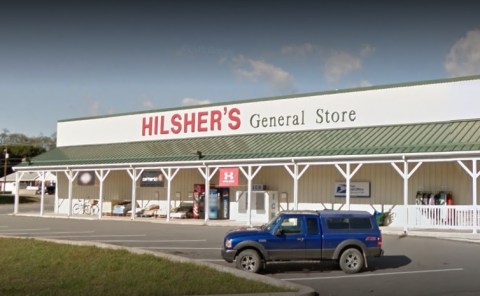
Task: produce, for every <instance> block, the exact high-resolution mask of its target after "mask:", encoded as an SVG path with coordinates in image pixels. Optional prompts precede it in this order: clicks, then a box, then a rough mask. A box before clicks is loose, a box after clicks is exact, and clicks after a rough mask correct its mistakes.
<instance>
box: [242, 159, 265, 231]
mask: <svg viewBox="0 0 480 296" xmlns="http://www.w3.org/2000/svg"><path fill="white" fill-rule="evenodd" d="M261 168H262V167H261V166H258V168H257V169H256V170H255V172H253V173H252V166H251V165H249V166H248V167H247V170H248V171H247V172H245V169H244V168H243V167H240V170H241V171H242V173H243V175H244V176H245V178H247V181H248V182H247V184H248V185H247V186H248V188H247V198H248V200H247V216H248V225H249V226H250V225H252V180H253V178H255V176H256V175H257V174H258V172H259V171H260V169H261Z"/></svg>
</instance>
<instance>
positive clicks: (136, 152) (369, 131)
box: [17, 120, 480, 170]
mask: <svg viewBox="0 0 480 296" xmlns="http://www.w3.org/2000/svg"><path fill="white" fill-rule="evenodd" d="M195 151H201V158H199V156H198V154H196V153H195ZM473 151H480V120H468V121H455V122H441V123H426V124H411V125H394V126H378V127H363V128H350V129H332V130H315V131H303V132H291V133H272V134H254V135H240V136H230V137H210V138H190V139H181V140H164V141H150V142H135V143H120V144H106V145H89V146H71V147H60V148H55V149H53V150H51V151H48V152H46V153H44V154H42V155H39V156H37V157H35V158H33V159H32V160H31V162H30V164H28V163H22V164H20V165H19V166H18V167H17V168H18V169H20V170H25V169H27V168H28V169H32V168H35V167H49V166H77V165H93V166H94V165H100V164H102V165H105V164H112V165H113V164H130V163H132V164H138V163H156V162H158V163H172V164H174V163H178V162H198V161H199V160H200V161H204V162H208V161H219V160H226V161H229V160H232V162H234V160H239V159H243V160H245V159H251V160H259V161H260V160H266V159H273V158H275V159H278V158H296V157H327V158H328V157H330V156H331V159H335V158H340V157H345V156H347V157H348V156H351V157H352V158H355V156H360V155H363V156H375V155H389V154H413V153H415V154H421V153H425V154H431V153H442V152H473Z"/></svg>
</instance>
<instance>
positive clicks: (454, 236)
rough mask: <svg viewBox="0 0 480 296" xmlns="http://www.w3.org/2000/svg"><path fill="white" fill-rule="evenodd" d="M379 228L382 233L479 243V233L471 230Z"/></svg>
mask: <svg viewBox="0 0 480 296" xmlns="http://www.w3.org/2000/svg"><path fill="white" fill-rule="evenodd" d="M380 229H381V231H382V234H387V235H398V236H418V237H432V238H438V239H446V240H455V241H463V242H471V243H477V244H480V234H479V233H473V232H472V230H454V229H448V230H447V229H408V230H407V232H406V233H405V232H404V230H403V227H391V226H381V227H380Z"/></svg>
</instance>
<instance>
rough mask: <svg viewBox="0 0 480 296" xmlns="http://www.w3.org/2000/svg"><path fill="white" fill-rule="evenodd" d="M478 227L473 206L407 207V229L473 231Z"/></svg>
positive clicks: (478, 218) (478, 214)
mask: <svg viewBox="0 0 480 296" xmlns="http://www.w3.org/2000/svg"><path fill="white" fill-rule="evenodd" d="M479 225H480V212H479V211H478V208H477V223H474V207H473V206H447V205H439V206H434V205H431V206H430V205H428V206H408V227H410V228H436V229H475V228H477V229H478V228H479V227H478V226H479Z"/></svg>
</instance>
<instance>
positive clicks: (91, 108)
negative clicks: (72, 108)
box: [85, 98, 100, 116]
mask: <svg viewBox="0 0 480 296" xmlns="http://www.w3.org/2000/svg"><path fill="white" fill-rule="evenodd" d="M85 103H86V105H87V114H88V115H89V116H97V115H100V102H99V101H97V100H94V99H92V98H87V99H86V100H85Z"/></svg>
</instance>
